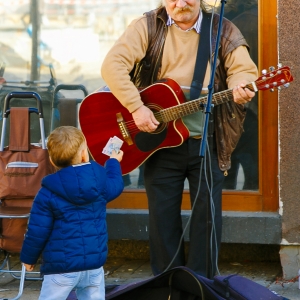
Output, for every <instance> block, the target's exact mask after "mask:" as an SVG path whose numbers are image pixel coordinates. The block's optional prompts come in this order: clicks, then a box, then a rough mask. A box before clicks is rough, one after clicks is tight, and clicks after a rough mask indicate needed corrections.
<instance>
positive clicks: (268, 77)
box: [254, 66, 294, 91]
mask: <svg viewBox="0 0 300 300" xmlns="http://www.w3.org/2000/svg"><path fill="white" fill-rule="evenodd" d="M270 70H271V71H270V72H269V73H267V71H266V70H263V71H262V73H263V75H262V76H260V77H259V78H258V79H257V80H256V81H255V82H254V83H255V85H256V87H257V89H258V90H271V91H274V90H275V89H278V90H280V89H281V86H283V87H286V88H287V87H289V83H290V82H292V81H293V80H294V78H293V76H292V74H291V71H290V68H289V67H287V66H285V67H281V68H278V69H277V70H275V68H274V67H271V68H270Z"/></svg>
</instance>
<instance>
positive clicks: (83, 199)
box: [42, 162, 106, 205]
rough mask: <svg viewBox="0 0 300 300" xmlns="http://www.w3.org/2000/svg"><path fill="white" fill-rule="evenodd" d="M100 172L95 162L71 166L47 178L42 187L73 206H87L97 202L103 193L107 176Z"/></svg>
mask: <svg viewBox="0 0 300 300" xmlns="http://www.w3.org/2000/svg"><path fill="white" fill-rule="evenodd" d="M99 171H100V169H99V168H98V167H97V165H96V164H95V163H93V162H88V163H84V164H79V165H74V166H69V167H66V168H63V169H60V170H59V171H57V172H56V173H54V174H51V175H48V176H46V177H45V178H44V179H43V180H42V186H44V187H46V188H47V189H49V190H50V191H51V192H52V193H54V194H56V195H58V196H59V197H61V198H63V199H65V200H67V201H69V202H71V203H72V204H75V205H85V204H88V203H91V202H93V201H95V200H96V199H97V198H98V197H99V196H100V191H103V186H104V182H105V179H104V177H105V176H106V175H105V172H99ZM101 177H102V178H101ZM87 178H88V179H87Z"/></svg>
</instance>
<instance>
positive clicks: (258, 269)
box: [0, 255, 300, 300]
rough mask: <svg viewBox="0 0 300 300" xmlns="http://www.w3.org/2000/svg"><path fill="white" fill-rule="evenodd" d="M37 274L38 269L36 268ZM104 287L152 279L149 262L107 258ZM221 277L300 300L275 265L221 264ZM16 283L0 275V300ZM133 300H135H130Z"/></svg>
mask: <svg viewBox="0 0 300 300" xmlns="http://www.w3.org/2000/svg"><path fill="white" fill-rule="evenodd" d="M11 261H12V267H13V268H14V269H20V261H19V257H18V256H17V255H16V256H13V257H12V259H11ZM36 268H37V270H38V268H39V266H38V265H37V266H36ZM104 272H105V279H106V284H107V285H109V284H119V285H122V284H126V283H131V282H137V281H141V280H144V279H147V278H150V277H151V276H152V273H151V268H150V264H149V261H147V260H128V259H122V258H108V260H107V262H106V264H105V265H104ZM219 272H220V274H221V275H228V274H239V275H241V276H244V277H246V278H249V279H251V280H253V281H255V282H257V283H259V284H261V285H263V286H265V287H267V288H268V289H270V290H271V291H274V292H276V293H277V294H279V295H282V296H284V297H286V298H288V299H290V300H298V299H299V300H300V290H299V284H298V278H297V277H295V278H294V279H292V280H283V279H282V270H281V266H280V264H279V263H278V262H270V263H265V262H247V263H239V262H221V263H220V264H219ZM41 284H42V282H41V281H28V280H27V281H25V286H24V291H23V295H22V296H21V298H20V299H22V300H36V299H38V295H39V291H40V288H41ZM18 289H19V280H17V279H14V278H13V277H12V276H11V275H10V274H8V273H0V299H3V298H4V299H6V298H13V297H15V296H16V295H17V294H18ZM133 300H134V299H133Z"/></svg>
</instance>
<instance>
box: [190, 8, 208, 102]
mask: <svg viewBox="0 0 300 300" xmlns="http://www.w3.org/2000/svg"><path fill="white" fill-rule="evenodd" d="M210 20H211V14H208V13H205V12H203V19H202V24H201V36H200V40H199V45H198V51H197V58H196V64H195V69H194V77H193V81H192V84H191V90H190V100H193V99H197V98H199V96H200V93H201V91H202V87H203V81H204V76H205V73H206V68H207V62H208V61H209V59H210V23H211V22H210Z"/></svg>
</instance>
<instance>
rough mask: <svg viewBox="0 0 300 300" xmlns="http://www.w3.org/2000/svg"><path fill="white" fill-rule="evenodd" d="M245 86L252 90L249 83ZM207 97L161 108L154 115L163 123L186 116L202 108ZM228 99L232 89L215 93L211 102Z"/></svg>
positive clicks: (223, 101)
mask: <svg viewBox="0 0 300 300" xmlns="http://www.w3.org/2000/svg"><path fill="white" fill-rule="evenodd" d="M246 87H247V88H249V89H251V90H253V88H252V86H251V85H250V84H249V85H247V86H246ZM207 99H208V96H205V97H201V98H199V99H195V100H191V101H187V102H185V103H182V104H179V105H177V106H172V107H169V108H166V109H162V110H160V111H159V112H156V113H155V114H154V115H155V118H156V119H157V120H158V121H159V122H163V123H167V122H170V121H173V120H177V119H180V118H182V117H184V116H188V115H191V114H194V113H196V112H198V111H201V110H204V108H205V104H206V103H207ZM229 101H233V94H232V89H229V90H226V91H222V92H218V93H215V94H213V96H212V103H213V104H214V105H220V104H223V103H226V102H229Z"/></svg>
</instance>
